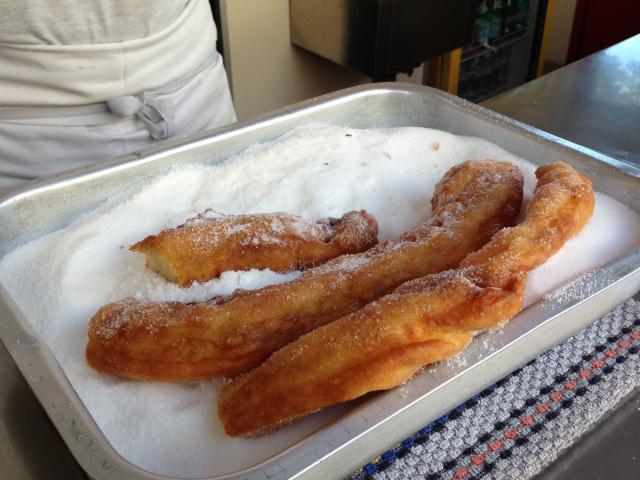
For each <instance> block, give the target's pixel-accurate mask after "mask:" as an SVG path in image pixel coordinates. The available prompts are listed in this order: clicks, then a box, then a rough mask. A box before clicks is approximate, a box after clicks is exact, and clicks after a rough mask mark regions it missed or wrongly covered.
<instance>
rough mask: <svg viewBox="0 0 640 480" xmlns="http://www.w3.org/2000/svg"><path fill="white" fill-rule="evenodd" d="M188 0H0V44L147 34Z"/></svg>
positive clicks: (172, 17)
mask: <svg viewBox="0 0 640 480" xmlns="http://www.w3.org/2000/svg"><path fill="white" fill-rule="evenodd" d="M188 1H189V0H132V1H127V0H55V1H51V0H0V12H2V14H1V15H0V43H16V44H26V45H41V44H45V45H87V44H98V43H113V42H122V41H127V40H133V39H136V38H143V37H148V36H149V35H152V34H154V33H156V32H158V31H160V30H162V29H164V28H166V27H167V26H169V25H170V24H171V23H172V22H173V21H175V20H176V19H177V18H178V17H179V16H180V14H181V13H182V11H183V10H184V9H185V6H186V4H187V3H188Z"/></svg>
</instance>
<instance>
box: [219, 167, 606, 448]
mask: <svg viewBox="0 0 640 480" xmlns="http://www.w3.org/2000/svg"><path fill="white" fill-rule="evenodd" d="M536 175H537V176H538V178H539V181H538V186H537V188H536V191H535V193H534V196H533V199H532V200H531V203H530V204H529V206H528V209H527V212H526V216H525V219H524V221H523V222H522V223H521V224H520V225H518V226H516V227H514V228H506V229H503V230H501V231H500V232H498V233H497V234H496V235H495V236H494V237H493V239H492V240H491V242H489V243H488V244H487V245H486V246H485V247H483V248H482V249H481V250H479V251H478V252H475V253H471V254H470V255H468V256H467V257H466V258H465V259H464V261H463V262H462V263H461V265H460V266H459V267H458V268H457V269H454V270H449V271H447V272H442V273H438V274H432V275H428V276H426V277H423V278H419V279H416V280H413V281H410V282H407V283H405V284H403V285H401V286H400V287H399V288H397V289H396V290H395V291H394V292H393V293H391V294H389V295H386V296H384V297H382V298H380V299H379V300H377V301H375V302H373V303H371V304H369V305H367V306H366V307H365V308H363V309H361V310H359V311H357V312H355V313H353V314H351V315H348V316H346V317H343V318H341V319H339V320H336V321H335V322H332V323H330V324H328V325H325V326H323V327H320V328H318V329H316V330H314V331H312V332H310V333H308V334H306V335H304V336H302V337H300V338H298V339H297V340H296V341H294V342H292V343H290V344H289V345H287V346H286V347H284V348H282V349H280V350H278V351H277V352H275V353H274V354H273V355H272V356H271V357H270V358H269V359H268V360H267V361H266V362H265V363H263V364H262V365H260V366H259V367H258V368H256V369H254V370H252V371H251V372H249V373H247V374H245V375H243V376H240V377H238V378H237V379H235V380H233V381H232V382H231V383H229V384H226V385H225V386H223V388H222V391H221V394H220V396H219V414H220V418H221V420H222V423H223V425H224V428H225V431H226V432H227V433H228V434H229V435H232V436H248V435H257V434H261V433H264V432H267V431H270V430H273V429H276V428H278V427H279V426H282V425H284V424H286V423H288V422H290V421H292V420H294V419H296V418H298V417H301V416H304V415H307V414H309V413H312V412H315V411H317V410H319V409H321V408H324V407H327V406H329V405H332V404H335V403H339V402H344V401H347V400H351V399H354V398H357V397H359V396H361V395H364V394H365V393H368V392H371V391H375V390H385V389H389V388H393V387H395V386H397V385H399V384H401V383H403V382H405V381H406V380H408V379H409V378H410V377H411V376H413V375H414V374H415V373H416V372H417V371H419V370H420V369H421V368H423V367H424V366H425V365H427V364H429V363H433V362H436V361H439V360H442V359H445V358H448V357H450V356H452V355H455V354H456V353H458V352H459V351H460V350H462V349H463V348H464V347H465V346H466V345H467V344H468V343H469V342H470V341H471V339H472V338H473V335H474V333H475V332H477V331H478V330H482V329H486V328H492V327H496V326H498V325H501V324H502V323H504V322H506V321H507V320H509V319H510V318H512V317H513V316H515V315H516V314H517V313H518V312H519V311H520V309H521V308H522V304H523V297H524V286H525V283H526V274H527V272H528V271H530V270H532V269H533V268H535V267H537V266H538V265H540V264H541V263H543V262H544V261H545V260H546V259H547V258H549V257H550V256H551V255H553V254H554V253H555V252H556V251H557V250H558V249H559V248H560V247H561V246H562V245H563V244H564V242H565V241H566V240H567V239H569V238H570V237H572V236H573V235H574V234H575V233H577V232H578V231H579V230H580V229H581V228H582V226H583V225H584V224H585V223H586V222H587V220H588V219H589V217H590V216H591V213H592V210H593V205H594V196H593V191H592V189H591V182H590V181H589V180H588V179H586V178H585V177H583V176H581V175H580V174H579V173H578V172H576V171H575V170H574V169H573V168H571V167H569V166H568V165H566V164H563V163H555V164H552V165H547V166H544V167H540V168H538V170H537V171H536Z"/></svg>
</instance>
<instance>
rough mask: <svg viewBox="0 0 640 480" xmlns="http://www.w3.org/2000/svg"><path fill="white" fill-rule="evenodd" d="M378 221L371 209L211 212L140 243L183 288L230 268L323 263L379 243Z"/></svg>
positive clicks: (280, 268)
mask: <svg viewBox="0 0 640 480" xmlns="http://www.w3.org/2000/svg"><path fill="white" fill-rule="evenodd" d="M377 238H378V223H377V222H376V220H375V219H374V218H373V217H372V216H371V215H369V214H368V213H367V212H366V211H364V210H360V211H359V212H355V211H354V212H349V213H346V214H345V215H344V216H343V217H342V218H325V219H322V220H318V221H317V222H316V223H308V222H306V221H305V220H304V219H303V218H301V217H298V216H297V215H290V214H287V213H258V214H252V215H223V214H220V213H216V212H214V211H212V210H207V211H206V212H204V213H201V214H200V215H198V216H197V217H196V218H192V219H190V220H187V222H186V223H185V224H184V225H180V226H179V227H177V228H170V229H166V230H163V231H162V232H160V233H159V234H158V235H151V236H149V237H147V238H145V239H144V240H142V241H141V242H138V243H136V244H135V245H133V246H132V247H131V249H130V250H132V251H134V252H140V253H143V254H145V256H146V257H147V267H149V268H150V269H152V270H155V271H156V272H158V273H159V274H160V275H162V276H163V277H165V278H166V279H167V280H169V281H171V282H175V283H177V284H179V285H181V286H183V287H186V286H189V285H191V284H192V283H193V282H206V281H207V280H211V279H212V278H217V277H219V276H220V274H221V273H222V272H226V271H227V270H250V269H252V268H260V269H262V268H270V269H271V270H273V271H275V272H285V271H288V270H301V269H305V268H308V267H312V266H315V265H321V264H323V263H324V262H326V261H327V260H330V259H332V258H335V257H337V256H339V255H343V254H345V253H358V252H362V251H364V250H367V249H369V248H371V247H373V246H374V245H375V244H376V243H377Z"/></svg>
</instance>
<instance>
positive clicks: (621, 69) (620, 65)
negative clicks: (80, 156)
mask: <svg viewBox="0 0 640 480" xmlns="http://www.w3.org/2000/svg"><path fill="white" fill-rule="evenodd" d="M484 105H485V106H486V107H488V108H491V109H493V110H496V111H499V112H501V113H504V114H505V115H508V116H511V117H513V118H516V119H518V120H521V121H523V122H525V123H529V124H531V125H533V126H535V127H538V128H540V129H542V130H546V131H548V132H551V133H553V134H555V135H558V136H560V137H563V138H566V139H568V140H571V141H573V142H575V143H579V144H582V145H585V146H587V147H590V148H593V149H595V150H599V151H601V152H603V153H605V154H607V155H610V156H613V157H615V158H618V159H619V160H623V161H627V162H634V163H638V164H640V134H639V131H640V130H639V127H638V125H639V124H640V36H637V37H634V38H633V39H630V40H627V41H626V42H623V43H621V44H619V45H616V46H615V47H612V48H610V49H607V50H605V51H603V52H600V53H597V54H595V55H593V56H591V57H589V58H586V59H584V60H582V61H580V62H576V63H574V64H572V65H569V66H567V67H564V68H562V69H560V70H558V71H556V72H553V73H552V74H549V75H546V76H544V77H541V78H539V79H537V80H535V81H533V82H530V83H529V84H527V85H524V86H522V87H519V88H517V89H515V90H512V91H511V92H507V93H505V94H503V95H501V96H499V97H496V98H494V99H491V100H489V101H487V102H485V103H484ZM638 401H640V392H635V393H634V394H632V395H631V396H630V398H629V399H628V401H627V402H626V403H625V404H624V405H622V406H621V407H620V408H618V410H617V411H615V412H612V413H611V415H610V418H609V421H608V422H607V423H606V424H604V423H603V424H601V425H599V426H597V427H596V428H595V429H594V430H593V432H592V433H590V434H589V435H587V436H585V438H584V439H583V440H581V441H580V442H579V444H578V445H576V447H574V448H573V449H571V450H570V451H569V452H568V453H566V454H564V455H563V456H562V458H561V459H559V461H558V462H556V463H555V464H554V465H552V466H551V467H550V468H549V469H548V470H547V471H546V472H544V473H543V474H542V475H541V476H540V478H541V479H545V480H546V479H551V478H558V477H559V476H562V478H577V477H576V475H578V472H580V473H579V475H580V478H581V479H583V480H589V479H597V478H603V479H604V478H617V479H626V478H629V479H631V478H637V472H638V462H639V461H640V452H639V451H638V450H639V449H640V447H638V445H640V413H639V411H638ZM594 453H598V455H594ZM601 455H604V458H603V456H601ZM611 456H615V465H616V468H617V470H616V471H615V472H612V470H611V468H610V467H608V468H607V467H606V464H605V462H606V463H609V462H607V461H606V458H607V457H608V458H612V457H611ZM578 465H580V468H579V469H577V468H574V467H576V466H578ZM0 472H1V473H0V477H1V478H7V479H12V480H13V479H32V480H41V479H58V478H61V479H70V480H73V479H76V478H85V475H84V474H83V472H82V470H81V469H80V467H79V466H78V465H77V463H76V462H75V460H74V459H73V457H72V456H71V454H70V453H69V451H68V450H67V449H66V447H65V446H64V444H63V443H62V440H61V439H60V437H59V436H58V434H57V432H56V431H55V430H54V428H53V426H52V425H51V423H50V422H49V419H48V418H47V416H46V414H45V413H44V411H43V410H42V408H41V407H40V405H39V404H38V402H37V400H36V399H35V397H34V396H33V394H32V393H31V390H30V389H29V387H28V385H27V383H26V382H25V381H24V379H23V378H22V377H21V375H20V373H19V372H18V370H17V368H16V367H15V365H14V364H13V361H12V360H11V358H10V357H9V356H8V354H7V352H6V350H5V348H4V346H2V345H1V344H0ZM569 472H571V473H569ZM603 475H604V476H603ZM611 475H613V476H611Z"/></svg>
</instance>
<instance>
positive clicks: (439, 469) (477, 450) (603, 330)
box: [349, 300, 640, 480]
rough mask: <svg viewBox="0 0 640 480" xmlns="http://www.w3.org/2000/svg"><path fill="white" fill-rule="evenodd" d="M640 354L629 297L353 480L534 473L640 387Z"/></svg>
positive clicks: (449, 479) (637, 310) (639, 330)
mask: <svg viewBox="0 0 640 480" xmlns="http://www.w3.org/2000/svg"><path fill="white" fill-rule="evenodd" d="M639 352H640V302H637V301H634V300H629V301H628V302H627V303H625V304H623V305H621V306H619V307H618V308H616V309H615V310H613V311H612V312H610V313H609V314H607V315H605V316H604V317H602V318H601V319H600V320H598V321H596V322H595V323H593V324H592V325H591V326H589V327H587V328H586V329H585V330H583V331H582V332H580V333H579V334H577V335H575V336H574V337H571V338H570V339H568V340H566V341H565V342H564V343H562V344H560V345H558V346H556V347H555V348H553V349H552V350H549V351H548V352H546V353H544V354H543V355H541V356H539V357H538V358H536V359H535V360H533V361H531V362H529V363H528V364H527V365H526V366H525V367H523V368H521V369H519V370H517V371H515V372H513V373H512V374H511V375H509V376H508V377H506V378H504V379H503V380H501V381H499V382H498V383H496V384H495V385H492V386H491V387H489V388H487V389H486V390H484V391H483V392H481V393H480V394H478V395H476V396H474V397H472V398H470V399H469V400H467V401H466V402H465V403H463V404H462V405H460V406H458V407H457V408H455V409H454V410H452V411H451V412H449V413H448V414H447V415H444V416H443V417H441V418H439V419H438V420H436V421H435V422H433V423H431V424H430V425H427V426H426V427H424V428H422V429H421V430H419V431H418V432H416V433H415V434H414V435H413V436H412V437H410V438H407V439H406V440H405V441H403V442H402V443H401V444H400V445H397V446H396V447H394V448H392V449H391V450H389V451H388V452H386V453H385V454H384V455H382V456H380V457H378V458H376V459H374V460H372V461H371V462H370V463H368V464H367V465H365V466H364V467H363V468H362V469H360V470H358V471H357V472H355V473H354V474H352V475H351V476H350V477H349V479H350V480H365V479H377V480H382V479H416V478H421V479H425V480H436V479H437V480H475V479H479V478H482V479H485V480H489V479H513V478H518V479H527V478H531V477H532V476H534V475H536V474H537V473H539V472H540V471H541V470H542V469H544V468H545V467H546V466H547V465H549V464H550V463H551V462H553V461H554V460H555V459H556V458H557V456H558V455H559V454H560V453H561V452H562V450H564V449H565V448H567V447H569V446H570V445H571V444H573V443H574V442H575V441H576V440H577V439H578V438H579V437H580V436H581V435H582V434H583V433H585V432H586V431H587V430H588V429H589V428H590V427H591V426H592V425H593V424H594V423H595V422H596V421H597V420H598V419H599V418H600V417H602V416H603V415H604V414H605V413H606V412H607V411H609V410H610V409H612V408H613V407H614V406H615V405H616V404H617V403H618V402H619V401H620V400H621V399H622V398H623V397H625V396H626V395H627V394H629V393H630V392H631V391H632V390H633V389H635V388H637V387H638V386H639V385H640V354H639Z"/></svg>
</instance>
